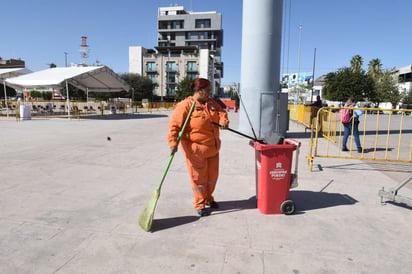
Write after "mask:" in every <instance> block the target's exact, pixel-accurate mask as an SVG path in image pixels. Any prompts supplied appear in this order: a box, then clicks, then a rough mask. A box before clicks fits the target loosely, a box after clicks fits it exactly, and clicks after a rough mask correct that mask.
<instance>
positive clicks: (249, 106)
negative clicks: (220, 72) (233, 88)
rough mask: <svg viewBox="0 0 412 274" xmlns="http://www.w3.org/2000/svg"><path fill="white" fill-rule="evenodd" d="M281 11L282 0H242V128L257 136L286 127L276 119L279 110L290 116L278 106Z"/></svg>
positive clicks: (240, 112) (268, 134)
mask: <svg viewBox="0 0 412 274" xmlns="http://www.w3.org/2000/svg"><path fill="white" fill-rule="evenodd" d="M282 13H283V0H243V26H242V60H241V80H240V95H241V97H242V103H243V104H241V105H240V111H239V115H240V117H239V130H240V131H242V132H245V133H247V134H249V135H252V133H253V131H254V132H255V133H256V135H257V137H258V139H265V140H266V139H267V138H270V137H271V136H273V133H274V132H276V131H279V130H280V131H282V129H284V128H285V127H284V126H279V119H277V117H278V116H277V114H278V113H279V112H278V111H280V109H282V112H283V113H281V114H280V115H281V116H283V115H285V116H287V108H285V106H282V107H278V106H280V100H279V98H280V97H279V96H280V94H278V91H279V78H280V58H281V44H282V43H281V40H282ZM286 98H287V97H286ZM283 101H284V100H283ZM283 101H282V104H285V103H284V102H283ZM286 104H287V99H286ZM285 110H286V112H285ZM248 118H249V119H248ZM249 121H250V122H249ZM277 121H278V122H277ZM252 127H253V131H252ZM283 134H284V132H281V135H283ZM252 136H253V135H252Z"/></svg>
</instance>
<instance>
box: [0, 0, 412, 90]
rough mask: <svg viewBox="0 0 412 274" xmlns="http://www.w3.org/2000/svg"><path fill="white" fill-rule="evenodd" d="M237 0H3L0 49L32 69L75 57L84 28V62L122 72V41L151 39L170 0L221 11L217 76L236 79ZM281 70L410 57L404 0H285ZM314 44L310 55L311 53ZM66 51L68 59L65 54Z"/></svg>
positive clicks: (401, 62) (386, 63) (397, 63)
mask: <svg viewBox="0 0 412 274" xmlns="http://www.w3.org/2000/svg"><path fill="white" fill-rule="evenodd" d="M254 1H255V2H256V4H259V1H260V0H254ZM242 3H243V2H242V1H241V0H173V1H169V0H117V1H114V0H104V1H103V0H70V1H64V0H2V1H1V14H2V16H1V21H2V24H1V25H2V27H1V30H2V31H1V33H2V39H1V43H0V57H1V58H3V59H22V60H24V61H25V62H26V67H27V68H28V69H30V70H32V71H39V70H43V69H47V68H48V67H49V64H50V63H54V64H56V65H57V66H59V67H62V66H65V63H66V60H67V63H68V64H71V63H81V61H82V58H81V55H80V44H81V38H80V37H81V36H87V44H88V45H89V57H88V63H89V64H91V65H92V64H96V63H100V64H103V65H106V66H108V67H110V68H111V69H112V70H113V71H115V72H116V73H127V72H128V69H129V68H128V66H129V64H128V54H129V46H143V47H146V48H154V47H155V46H156V45H157V10H158V8H159V7H167V6H170V5H180V6H184V7H185V9H186V10H193V11H196V12H202V11H217V12H219V13H221V14H222V21H223V22H222V25H223V31H224V38H223V48H222V60H223V62H224V78H223V79H222V83H223V84H224V85H230V84H233V83H238V82H240V81H241V79H240V71H241V45H242ZM283 5H284V11H283V26H282V30H283V31H282V33H283V39H282V42H281V43H282V52H281V53H280V57H281V62H280V63H281V64H280V66H281V69H280V71H281V74H288V73H296V72H310V73H311V72H312V71H313V69H314V71H315V78H317V77H319V76H321V75H324V74H326V73H328V72H334V71H337V70H338V69H339V68H342V67H348V66H350V60H351V58H352V57H353V56H354V55H357V54H359V55H360V56H361V57H362V58H363V60H364V66H363V68H364V69H367V64H368V62H369V61H370V60H371V59H374V58H379V59H380V60H381V63H382V68H383V69H392V68H395V67H403V66H407V65H410V64H412V58H411V45H412V35H411V34H410V22H409V21H410V14H411V12H412V1H410V0H379V1H377V0H345V1H338V0H311V1H307V0H284V1H283ZM315 49H316V55H315ZM66 58H67V59H66Z"/></svg>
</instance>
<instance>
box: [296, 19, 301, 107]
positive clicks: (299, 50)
mask: <svg viewBox="0 0 412 274" xmlns="http://www.w3.org/2000/svg"><path fill="white" fill-rule="evenodd" d="M301 42H302V25H299V47H298V79H297V80H298V81H297V84H296V85H297V86H298V98H296V99H297V101H298V100H299V97H300V86H299V74H300V52H301V49H300V46H301Z"/></svg>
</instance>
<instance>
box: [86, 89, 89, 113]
mask: <svg viewBox="0 0 412 274" xmlns="http://www.w3.org/2000/svg"><path fill="white" fill-rule="evenodd" d="M86 106H87V110H88V109H89V88H86Z"/></svg>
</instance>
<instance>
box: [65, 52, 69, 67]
mask: <svg viewBox="0 0 412 274" xmlns="http://www.w3.org/2000/svg"><path fill="white" fill-rule="evenodd" d="M67 54H68V53H67V52H64V66H65V67H66V68H67Z"/></svg>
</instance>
